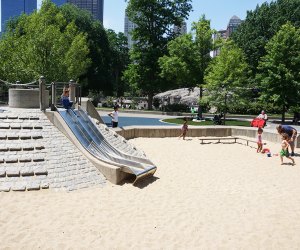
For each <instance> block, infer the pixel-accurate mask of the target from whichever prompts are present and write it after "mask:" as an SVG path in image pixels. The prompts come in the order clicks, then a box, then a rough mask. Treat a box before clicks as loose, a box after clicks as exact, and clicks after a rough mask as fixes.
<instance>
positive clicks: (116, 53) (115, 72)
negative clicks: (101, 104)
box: [106, 29, 129, 96]
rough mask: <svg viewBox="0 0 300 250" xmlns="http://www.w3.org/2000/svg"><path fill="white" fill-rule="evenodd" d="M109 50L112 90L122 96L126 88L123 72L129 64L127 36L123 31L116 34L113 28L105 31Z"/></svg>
mask: <svg viewBox="0 0 300 250" xmlns="http://www.w3.org/2000/svg"><path fill="white" fill-rule="evenodd" d="M106 32H107V36H108V40H109V44H110V50H111V58H110V61H111V64H110V65H111V74H112V80H113V86H114V90H115V92H116V95H117V96H123V95H124V92H125V90H126V88H127V86H126V83H125V82H124V80H123V79H122V75H123V72H124V70H125V68H126V67H127V65H128V64H129V49H128V44H127V38H126V36H124V34H123V33H121V32H119V33H118V34H116V33H115V32H114V31H113V30H111V29H109V30H107V31H106Z"/></svg>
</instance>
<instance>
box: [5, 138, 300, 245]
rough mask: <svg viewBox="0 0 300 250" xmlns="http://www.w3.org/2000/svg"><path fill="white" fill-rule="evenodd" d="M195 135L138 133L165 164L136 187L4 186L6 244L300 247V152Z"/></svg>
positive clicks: (152, 155)
mask: <svg viewBox="0 0 300 250" xmlns="http://www.w3.org/2000/svg"><path fill="white" fill-rule="evenodd" d="M188 139H189V140H186V141H183V140H178V139H177V138H163V139H157V138H153V139H145V138H138V139H134V140H131V142H133V143H134V144H135V145H137V146H138V148H140V149H142V150H144V151H145V152H146V154H147V156H148V157H149V158H150V159H151V160H152V161H153V162H154V163H155V164H156V165H157V167H158V170H157V172H156V174H155V178H152V179H151V180H148V181H145V182H143V183H141V184H140V185H139V186H138V187H134V186H132V185H131V184H129V183H125V184H124V185H121V186H117V185H113V184H110V183H108V184H107V185H106V186H105V187H104V188H93V189H82V190H79V191H73V192H69V193H68V192H63V191H53V190H43V191H35V192H33V191H30V192H22V193H19V192H9V193H0V202H1V212H0V225H1V227H0V243H1V246H0V248H1V249H21V248H22V249H37V248H40V249H297V248H300V235H299V230H300V195H299V194H300V185H299V183H300V182H299V180H300V161H299V159H297V158H296V163H297V165H296V166H292V165H284V166H281V165H280V160H279V157H278V156H277V157H276V156H273V157H270V158H269V157H267V156H266V155H261V154H257V153H256V151H255V149H253V148H250V147H246V146H242V145H239V144H205V145H201V144H200V142H199V140H198V139H197V138H188ZM267 146H268V147H269V148H270V149H271V151H272V153H277V152H276V151H279V147H280V145H274V144H268V145H267ZM297 152H298V151H297ZM286 162H287V161H286Z"/></svg>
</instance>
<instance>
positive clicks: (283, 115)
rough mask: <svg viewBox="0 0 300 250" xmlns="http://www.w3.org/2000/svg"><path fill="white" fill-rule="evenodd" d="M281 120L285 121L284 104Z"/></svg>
mask: <svg viewBox="0 0 300 250" xmlns="http://www.w3.org/2000/svg"><path fill="white" fill-rule="evenodd" d="M281 122H282V123H284V122H285V105H284V104H283V105H282V113H281Z"/></svg>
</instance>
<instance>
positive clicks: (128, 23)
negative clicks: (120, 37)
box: [124, 15, 136, 49]
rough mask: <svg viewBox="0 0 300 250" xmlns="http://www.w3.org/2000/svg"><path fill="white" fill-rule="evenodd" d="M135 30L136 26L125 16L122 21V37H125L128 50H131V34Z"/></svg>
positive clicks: (132, 41) (132, 42)
mask: <svg viewBox="0 0 300 250" xmlns="http://www.w3.org/2000/svg"><path fill="white" fill-rule="evenodd" d="M135 28H136V24H135V23H133V22H131V21H130V20H129V18H128V16H127V15H125V20H124V35H125V36H126V37H127V42H128V48H129V49H130V48H132V46H133V44H134V43H135V41H134V40H133V39H132V35H131V32H132V31H133V30H134V29H135Z"/></svg>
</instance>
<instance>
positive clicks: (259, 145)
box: [256, 128, 263, 153]
mask: <svg viewBox="0 0 300 250" xmlns="http://www.w3.org/2000/svg"><path fill="white" fill-rule="evenodd" d="M262 133H263V129H262V128H258V130H257V141H256V143H257V151H256V152H257V153H259V152H262V148H263V143H262Z"/></svg>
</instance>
